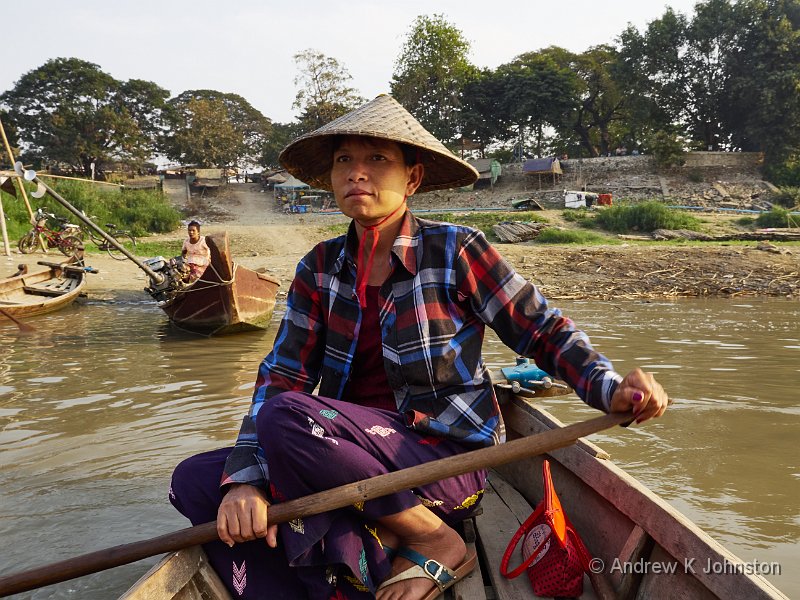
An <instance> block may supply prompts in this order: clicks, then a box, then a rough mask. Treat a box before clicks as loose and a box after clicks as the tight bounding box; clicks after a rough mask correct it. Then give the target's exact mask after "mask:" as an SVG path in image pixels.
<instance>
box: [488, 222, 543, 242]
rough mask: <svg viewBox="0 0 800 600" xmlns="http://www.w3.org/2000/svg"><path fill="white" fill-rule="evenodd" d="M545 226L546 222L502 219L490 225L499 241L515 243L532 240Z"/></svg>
mask: <svg viewBox="0 0 800 600" xmlns="http://www.w3.org/2000/svg"><path fill="white" fill-rule="evenodd" d="M545 227H547V223H520V222H519V221H503V222H502V223H498V224H497V225H494V226H493V227H492V231H494V234H495V235H496V236H497V237H498V239H499V240H500V241H501V242H504V243H506V244H516V243H518V242H527V241H528V240H532V239H533V238H535V237H536V236H537V235H539V232H540V231H542V229H544V228H545Z"/></svg>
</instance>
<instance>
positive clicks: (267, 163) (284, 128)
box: [258, 123, 305, 168]
mask: <svg viewBox="0 0 800 600" xmlns="http://www.w3.org/2000/svg"><path fill="white" fill-rule="evenodd" d="M304 131H305V130H304V128H303V125H302V124H301V123H273V124H272V133H271V134H270V136H269V139H267V140H265V142H264V144H263V146H262V147H261V155H260V157H259V159H258V164H260V165H261V166H262V167H264V168H277V167H278V166H279V165H280V163H279V162H278V156H279V155H280V153H281V150H283V149H284V148H285V147H286V146H288V145H289V142H291V141H292V140H293V139H295V138H297V137H299V136H300V135H302V133H303V132H304Z"/></svg>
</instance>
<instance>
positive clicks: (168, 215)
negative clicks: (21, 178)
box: [0, 181, 180, 243]
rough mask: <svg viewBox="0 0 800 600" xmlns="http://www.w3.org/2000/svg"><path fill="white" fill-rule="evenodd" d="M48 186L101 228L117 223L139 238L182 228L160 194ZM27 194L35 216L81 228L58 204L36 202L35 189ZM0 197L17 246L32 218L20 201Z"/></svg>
mask: <svg viewBox="0 0 800 600" xmlns="http://www.w3.org/2000/svg"><path fill="white" fill-rule="evenodd" d="M48 185H51V186H52V187H53V189H55V190H56V191H57V192H58V193H59V194H61V195H62V196H63V197H64V198H65V199H66V200H67V201H68V202H70V203H71V204H72V205H73V206H75V207H76V208H77V209H78V210H81V211H83V212H84V214H86V215H87V216H89V217H90V218H91V219H92V220H93V221H94V222H95V223H97V224H98V225H99V226H100V227H103V225H104V224H105V223H115V224H116V225H117V226H118V227H120V228H122V229H128V230H130V231H132V232H133V234H134V235H135V236H137V237H140V236H144V235H147V234H150V233H163V232H167V231H172V230H174V229H175V228H176V227H178V225H179V224H180V214H179V213H178V211H176V210H175V209H174V208H173V207H172V206H171V205H170V203H169V200H168V199H167V197H166V196H165V195H164V193H163V192H161V190H126V189H124V188H122V189H120V188H117V187H112V186H105V185H97V184H93V183H88V182H83V181H58V183H53V182H48ZM26 191H27V194H28V199H29V201H30V203H31V208H32V209H33V211H34V212H35V211H36V209H37V208H40V207H41V208H43V209H44V210H45V211H46V212H50V213H53V214H55V215H56V216H59V217H66V218H68V219H69V220H70V222H72V223H76V224H79V222H78V220H77V218H76V217H74V216H73V215H72V214H70V213H69V212H68V211H67V210H66V209H65V208H64V207H62V206H61V204H59V203H58V202H57V201H56V200H54V199H52V198H50V197H49V196H44V197H43V198H39V199H36V198H33V197H32V196H31V192H33V191H35V188H34V187H33V186H31V185H29V184H27V185H26ZM0 194H2V201H3V209H4V211H5V214H6V227H7V229H8V237H9V240H10V241H11V242H12V243H15V242H16V240H18V239H19V238H20V237H22V235H23V234H25V233H26V232H27V231H29V230H30V228H31V224H30V216H29V214H28V210H27V208H26V207H25V203H24V201H23V199H22V198H21V197H18V198H15V197H13V196H10V195H8V194H6V193H4V192H0ZM48 225H49V226H51V227H52V226H54V225H55V223H54V222H49V223H48ZM82 228H83V227H82Z"/></svg>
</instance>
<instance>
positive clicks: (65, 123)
mask: <svg viewBox="0 0 800 600" xmlns="http://www.w3.org/2000/svg"><path fill="white" fill-rule="evenodd" d="M168 97H169V92H168V91H167V90H165V89H163V88H160V87H159V86H157V85H156V84H154V83H150V82H146V81H140V80H131V81H128V82H120V81H117V80H116V79H114V78H113V77H112V76H111V75H109V74H107V73H105V72H103V71H101V70H100V67H99V66H98V65H96V64H94V63H90V62H87V61H84V60H80V59H77V58H56V59H52V60H49V61H47V62H46V63H45V64H44V65H42V66H41V67H39V68H37V69H34V70H32V71H30V72H28V73H26V74H25V75H23V76H22V77H21V78H20V80H19V81H18V82H17V83H16V85H15V86H14V88H13V89H12V90H9V91H7V92H5V93H4V94H3V95H2V96H0V104H2V106H3V107H4V108H5V109H6V110H7V111H8V113H9V117H10V119H11V121H12V123H13V124H14V125H15V127H16V129H17V133H18V135H19V139H20V141H21V147H22V148H23V150H24V157H25V160H26V161H30V162H33V163H34V164H41V163H42V162H55V163H65V164H67V165H70V166H71V167H73V168H75V169H76V170H79V171H82V172H84V173H85V174H86V175H90V174H91V165H92V164H93V163H94V164H95V167H96V169H97V170H98V171H102V169H103V165H104V164H106V163H108V162H110V161H112V160H121V161H128V162H132V163H141V162H143V161H144V160H145V158H146V157H148V156H150V155H151V154H152V153H153V150H154V148H155V144H156V131H157V129H158V128H159V126H160V123H161V119H162V116H163V109H164V106H165V101H166V99H167V98H168ZM12 143H13V142H12Z"/></svg>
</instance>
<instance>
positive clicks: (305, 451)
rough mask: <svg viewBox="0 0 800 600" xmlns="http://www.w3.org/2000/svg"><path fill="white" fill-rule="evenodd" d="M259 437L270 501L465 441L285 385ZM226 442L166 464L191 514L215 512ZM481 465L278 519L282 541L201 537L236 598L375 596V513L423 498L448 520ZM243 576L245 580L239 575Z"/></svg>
mask: <svg viewBox="0 0 800 600" xmlns="http://www.w3.org/2000/svg"><path fill="white" fill-rule="evenodd" d="M257 430H258V439H259V445H260V446H261V448H263V449H264V452H265V454H266V456H267V461H268V464H269V470H270V473H269V475H270V488H271V489H270V490H269V491H268V494H269V496H270V498H271V499H272V500H273V501H275V502H280V501H282V500H290V499H295V498H300V497H303V496H307V495H308V494H313V493H316V492H319V491H323V490H326V489H330V488H333V487H337V486H340V485H344V484H347V483H352V482H354V481H359V480H362V479H367V478H369V477H374V476H376V475H382V474H384V473H388V472H391V471H397V470H400V469H404V468H407V467H412V466H415V465H418V464H421V463H425V462H429V461H432V460H437V459H440V458H446V457H448V456H452V455H455V454H460V453H462V452H464V451H465V448H464V447H462V446H460V445H459V444H457V443H455V442H453V441H450V440H445V439H442V438H432V437H426V436H422V435H420V434H419V433H417V432H415V431H412V430H410V429H408V428H407V427H406V425H405V422H404V419H403V417H402V416H400V415H398V414H397V413H393V412H391V411H385V410H379V409H374V408H366V407H363V406H358V405H354V404H351V403H348V402H342V401H338V400H332V399H329V398H321V397H317V396H311V395H309V394H304V393H301V392H285V393H282V394H280V395H278V396H275V397H274V398H272V399H271V400H270V401H269V402H268V403H266V404H265V405H264V406H263V407H262V409H261V410H260V411H259V413H258V418H257ZM229 452H230V449H223V450H216V451H213V452H207V453H204V454H200V455H198V456H195V457H192V458H189V459H187V460H185V461H184V462H182V463H181V464H180V465H179V466H178V467H177V469H176V470H175V473H174V474H173V481H172V489H171V493H170V498H171V500H172V503H173V504H174V505H175V507H176V508H177V509H178V510H179V511H181V512H182V513H183V514H184V515H185V516H186V517H188V518H189V519H190V520H191V522H192V523H193V524H199V523H204V522H207V521H213V520H215V519H216V516H217V508H218V506H219V504H220V502H221V500H222V494H221V492H220V490H219V481H220V480H221V476H222V471H223V467H224V464H225V459H226V458H227V456H228V454H229ZM485 482H486V473H485V471H478V472H474V473H468V474H465V475H461V476H458V477H452V478H449V479H446V480H443V481H437V482H434V483H432V484H428V485H424V486H421V487H419V488H416V489H414V490H413V491H404V492H398V493H395V494H391V495H389V496H385V497H383V498H378V499H375V500H369V501H367V502H364V503H360V504H359V505H357V506H350V507H346V508H342V509H338V510H334V511H331V512H327V513H323V514H319V515H312V516H309V517H304V518H302V519H296V520H295V521H291V522H289V523H282V524H281V525H280V526H279V532H280V533H279V537H278V539H279V545H278V548H277V549H272V548H269V547H268V546H267V545H266V543H265V542H264V541H263V540H255V541H252V542H248V543H245V544H236V545H235V546H234V547H233V548H229V547H228V546H226V545H225V544H223V543H222V542H214V543H212V544H208V545H206V547H205V549H206V552H207V553H208V555H209V559H210V561H211V564H212V566H213V567H214V569H215V570H216V571H217V573H219V574H220V577H221V578H222V580H223V581H224V582H225V584H226V585H227V586H228V588H229V589H230V590H231V593H232V594H233V596H234V598H276V599H280V598H292V599H297V598H309V599H315V600H316V599H322V600H327V599H329V598H372V597H374V594H375V590H376V588H377V585H378V584H379V583H380V582H381V581H382V580H384V579H385V578H386V577H387V576H388V574H389V571H390V568H391V563H390V561H389V559H388V558H387V557H386V554H385V553H384V551H383V550H382V548H381V544H380V541H379V540H378V538H377V534H376V532H375V520H376V519H378V518H381V517H384V516H387V515H391V514H395V513H398V512H400V511H403V510H406V509H408V508H411V507H413V506H416V505H417V504H420V503H422V504H424V505H425V506H427V507H428V508H429V509H430V510H432V511H433V512H434V513H436V514H437V515H438V516H439V517H440V518H442V520H444V521H445V522H446V523H448V524H453V523H456V522H457V521H460V520H462V519H464V518H466V517H468V516H470V514H471V513H472V511H473V509H474V508H475V507H476V506H477V504H478V502H479V501H480V498H481V495H482V493H483V489H484V486H485ZM243 581H244V584H243Z"/></svg>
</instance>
